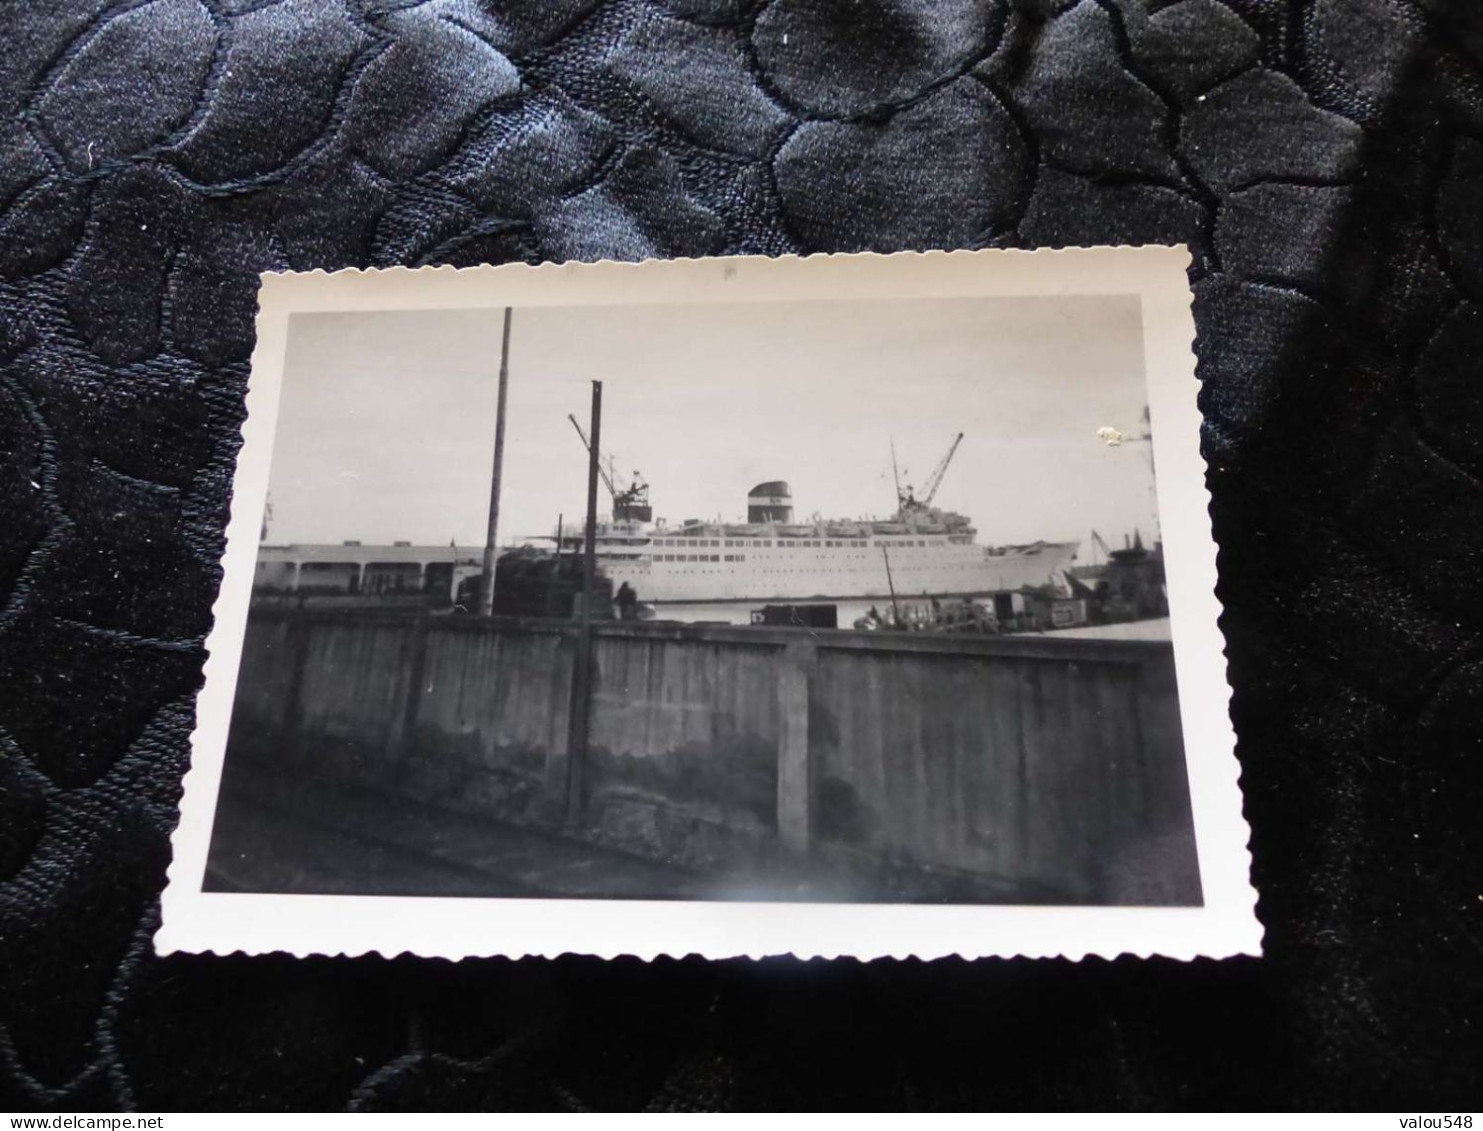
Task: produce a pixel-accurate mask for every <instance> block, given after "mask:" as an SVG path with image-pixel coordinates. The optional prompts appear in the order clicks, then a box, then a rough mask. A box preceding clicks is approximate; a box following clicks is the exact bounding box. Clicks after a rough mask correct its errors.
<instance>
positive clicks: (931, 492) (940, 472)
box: [922, 432, 963, 507]
mask: <svg viewBox="0 0 1483 1131" xmlns="http://www.w3.org/2000/svg"><path fill="white" fill-rule="evenodd" d="M962 442H963V433H961V432H959V433H958V434H957V435H956V436H954V437H953V442H952V444H951V445H949V447H948V450H947V455H945V456H943V457H942V462H941V463H939V464H938V465H937V466H936V467H934V468H933V469H932V474H931V475H929V476H928V477H927V493H926V495H924V496H923V497H922V506H924V507H930V506H931V505H932V500H933V499H935V498H936V497H937V488H939V487H941V486H942V480H943V477H944V476H945V475H947V465H948V464H950V463H952V462H953V456H955V455H956V454H957V452H958V445H959V444H961V443H962Z"/></svg>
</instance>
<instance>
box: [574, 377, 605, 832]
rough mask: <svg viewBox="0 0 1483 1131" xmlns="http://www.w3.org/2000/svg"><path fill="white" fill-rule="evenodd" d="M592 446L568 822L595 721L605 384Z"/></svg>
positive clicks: (596, 387) (596, 397) (578, 803)
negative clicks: (594, 605) (595, 629)
mask: <svg viewBox="0 0 1483 1131" xmlns="http://www.w3.org/2000/svg"><path fill="white" fill-rule="evenodd" d="M591 435H592V442H591V443H590V444H589V445H588V446H587V535H586V538H585V539H584V542H583V547H582V551H583V552H582V616H581V620H580V622H579V625H578V628H577V666H576V670H575V671H574V672H573V673H572V675H573V679H572V719H571V731H570V735H569V737H568V739H567V747H568V755H567V792H566V819H567V822H568V823H569V824H577V823H579V822H580V821H581V819H582V810H583V794H584V791H585V788H586V787H585V784H584V778H585V777H586V771H587V732H588V729H589V726H590V720H591V717H592V599H593V590H594V588H596V586H595V584H594V582H595V574H596V572H597V477H598V472H599V470H600V469H601V464H600V463H599V462H598V454H597V453H598V452H600V451H601V450H602V449H601V447H600V446H599V445H600V444H601V443H602V382H601V381H594V382H592V429H591Z"/></svg>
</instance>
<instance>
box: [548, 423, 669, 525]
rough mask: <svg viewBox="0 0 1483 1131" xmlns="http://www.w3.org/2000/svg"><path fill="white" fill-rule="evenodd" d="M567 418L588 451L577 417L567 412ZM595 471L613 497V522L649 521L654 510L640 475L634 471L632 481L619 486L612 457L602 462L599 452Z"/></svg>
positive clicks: (588, 443)
mask: <svg viewBox="0 0 1483 1131" xmlns="http://www.w3.org/2000/svg"><path fill="white" fill-rule="evenodd" d="M567 419H568V420H570V421H571V422H572V427H573V428H575V429H576V430H577V435H578V436H579V437H581V440H582V446H583V447H584V448H586V449H587V451H588V452H589V453H590V452H591V451H592V444H591V443H590V442H589V441H588V439H587V433H586V432H584V431H582V426H581V425H580V424H578V423H577V418H576V417H575V416H573V415H571V414H570V413H568V414H567ZM597 473H598V474H599V475H601V476H602V481H603V486H605V487H607V489H608V494H609V495H611V496H612V497H613V521H614V522H649V521H651V519H652V517H653V513H654V512H653V510H652V508H651V507H650V506H649V485H648V484H647V483H645V482H644V477H643V476H642V475H640V474H639V473H638V472H637V471H635V472H634V473H633V482H632V483H630V484H628V485H627V486H620V483H621V480H620V479H619V478H618V472H617V469H616V466H615V465H614V462H613V459H612V457H611V456H610V457H608V460H607V462H606V464H604V462H603V458H602V454H601V453H599V454H598V457H597Z"/></svg>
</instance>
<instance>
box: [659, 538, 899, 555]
mask: <svg viewBox="0 0 1483 1131" xmlns="http://www.w3.org/2000/svg"><path fill="white" fill-rule="evenodd" d="M876 544H878V545H885V547H890V548H899V547H905V548H908V550H909V548H911V547H912V545H922V547H925V545H927V543H925V541H918V543H912V541H911V540H909V538H908V540H905V541H884V540H882V541H881V543H860V541H854V543H847V541H819V540H813V541H810V540H804V541H798V543H785V541H779V543H777V548H779V550H798V548H802V547H813V548H816V550H817V548H820V547H829V548H839V550H844V548H854V550H869V548H871V547H872V545H876ZM654 545H675V547H681V548H687V550H688V548H696V547H701V545H703V547H707V548H710V547H725V548H728V550H730V548H733V547H736V548H753V550H771V548H773V543H771V541H746V543H743V541H724V540H716V538H712V540H710V541H697V540H693V538H655V540H654ZM682 560H684V559H682Z"/></svg>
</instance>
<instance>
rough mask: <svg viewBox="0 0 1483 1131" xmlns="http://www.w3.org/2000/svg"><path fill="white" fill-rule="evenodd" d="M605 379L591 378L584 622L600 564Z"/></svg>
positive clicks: (587, 622) (584, 550) (589, 608)
mask: <svg viewBox="0 0 1483 1131" xmlns="http://www.w3.org/2000/svg"><path fill="white" fill-rule="evenodd" d="M601 445H602V382H601V381H594V382H592V443H591V445H590V446H589V447H588V450H587V539H586V541H585V543H584V544H583V546H582V624H583V626H584V629H585V627H586V626H587V625H588V624H589V623H590V622H591V620H592V585H593V575H594V573H595V572H596V565H597V477H598V473H599V471H601V469H602V466H601V464H600V463H599V462H598V455H597V453H598V452H600V451H602V447H601Z"/></svg>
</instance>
